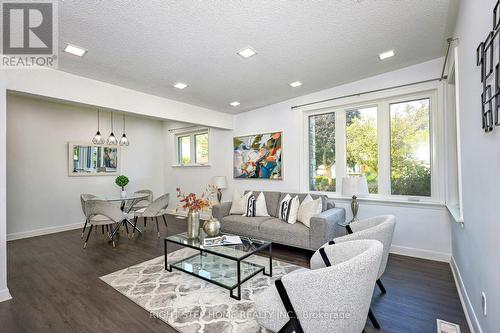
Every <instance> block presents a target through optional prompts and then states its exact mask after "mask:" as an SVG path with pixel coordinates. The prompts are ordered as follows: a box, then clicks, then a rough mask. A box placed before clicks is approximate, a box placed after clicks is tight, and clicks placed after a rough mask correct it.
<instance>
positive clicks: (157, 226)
mask: <svg viewBox="0 0 500 333" xmlns="http://www.w3.org/2000/svg"><path fill="white" fill-rule="evenodd" d="M155 221H156V231H157V232H158V238H160V226H159V225H158V216H155Z"/></svg>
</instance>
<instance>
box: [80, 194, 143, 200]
mask: <svg viewBox="0 0 500 333" xmlns="http://www.w3.org/2000/svg"><path fill="white" fill-rule="evenodd" d="M148 196H149V194H147V193H130V194H127V195H126V196H124V197H122V196H121V195H120V193H117V194H111V195H97V196H96V197H94V198H92V199H90V200H103V201H129V200H141V199H147V198H148Z"/></svg>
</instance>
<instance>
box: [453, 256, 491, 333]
mask: <svg viewBox="0 0 500 333" xmlns="http://www.w3.org/2000/svg"><path fill="white" fill-rule="evenodd" d="M450 266H451V272H452V273H453V277H454V278H455V284H456V285H457V290H458V296H459V297H460V302H461V303H462V308H463V309H464V313H465V319H467V324H469V329H470V331H471V333H483V330H482V329H481V325H480V324H479V320H477V316H476V313H475V312H474V308H473V307H472V303H471V301H470V298H469V295H468V294H467V289H465V285H464V281H463V280H462V275H461V274H460V270H459V269H458V266H457V263H456V262H455V258H453V257H451V260H450Z"/></svg>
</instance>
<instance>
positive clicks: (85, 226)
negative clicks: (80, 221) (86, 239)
mask: <svg viewBox="0 0 500 333" xmlns="http://www.w3.org/2000/svg"><path fill="white" fill-rule="evenodd" d="M88 222H89V220H85V225H84V226H83V230H82V235H81V236H80V238H81V239H83V235H84V234H85V228H87V223H88ZM90 229H92V226H91V227H90Z"/></svg>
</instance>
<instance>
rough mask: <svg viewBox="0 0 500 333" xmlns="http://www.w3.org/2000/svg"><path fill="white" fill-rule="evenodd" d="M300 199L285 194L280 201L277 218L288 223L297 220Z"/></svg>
mask: <svg viewBox="0 0 500 333" xmlns="http://www.w3.org/2000/svg"><path fill="white" fill-rule="evenodd" d="M299 206H300V201H299V197H298V196H296V197H295V198H292V197H291V196H290V194H287V195H286V196H285V197H284V198H283V200H281V202H280V207H279V216H278V217H279V219H280V220H282V221H285V222H287V223H290V224H294V223H295V222H297V214H298V212H299Z"/></svg>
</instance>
